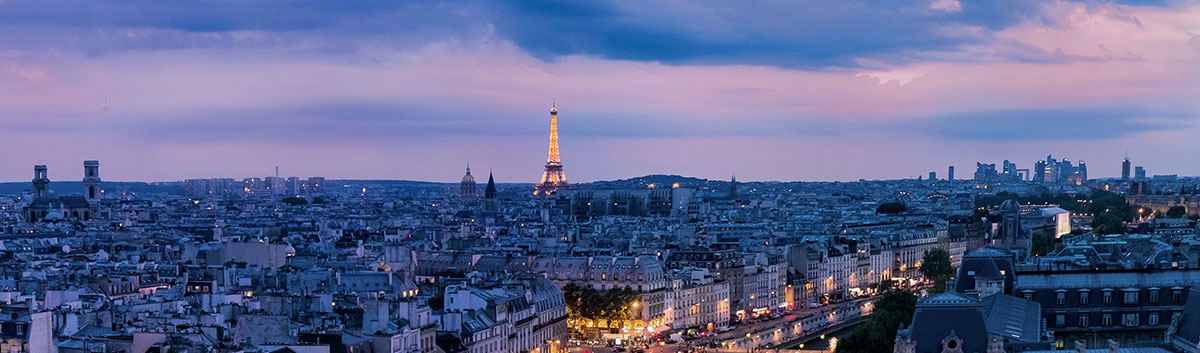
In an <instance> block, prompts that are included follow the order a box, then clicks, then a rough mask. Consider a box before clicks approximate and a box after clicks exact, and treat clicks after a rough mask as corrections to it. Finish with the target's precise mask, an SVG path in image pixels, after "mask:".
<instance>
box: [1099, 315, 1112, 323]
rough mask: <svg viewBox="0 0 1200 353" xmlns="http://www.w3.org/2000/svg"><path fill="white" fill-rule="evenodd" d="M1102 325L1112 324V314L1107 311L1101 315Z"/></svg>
mask: <svg viewBox="0 0 1200 353" xmlns="http://www.w3.org/2000/svg"><path fill="white" fill-rule="evenodd" d="M1100 326H1112V314H1108V313H1105V314H1104V315H1103V316H1101V317H1100Z"/></svg>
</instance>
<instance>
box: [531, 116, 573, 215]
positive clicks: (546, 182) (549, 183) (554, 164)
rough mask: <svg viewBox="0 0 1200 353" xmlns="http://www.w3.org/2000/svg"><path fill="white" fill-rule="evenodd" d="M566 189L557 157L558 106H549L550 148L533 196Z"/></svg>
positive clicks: (560, 164)
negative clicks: (540, 179)
mask: <svg viewBox="0 0 1200 353" xmlns="http://www.w3.org/2000/svg"><path fill="white" fill-rule="evenodd" d="M567 188H568V185H567V175H566V174H565V173H563V167H562V159H561V158H560V157H559V155H558V105H557V103H551V105H550V148H549V153H547V156H546V169H545V171H543V172H542V181H541V182H539V183H538V185H537V187H536V188H535V189H534V192H533V193H534V194H535V195H538V194H551V193H554V192H557V191H559V190H565V189H567Z"/></svg>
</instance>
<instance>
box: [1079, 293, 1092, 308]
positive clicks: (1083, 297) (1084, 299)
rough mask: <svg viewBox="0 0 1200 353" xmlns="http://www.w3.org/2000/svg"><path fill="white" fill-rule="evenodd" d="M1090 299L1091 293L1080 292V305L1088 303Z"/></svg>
mask: <svg viewBox="0 0 1200 353" xmlns="http://www.w3.org/2000/svg"><path fill="white" fill-rule="evenodd" d="M1089 299H1091V293H1088V292H1079V305H1087V304H1088V300H1089Z"/></svg>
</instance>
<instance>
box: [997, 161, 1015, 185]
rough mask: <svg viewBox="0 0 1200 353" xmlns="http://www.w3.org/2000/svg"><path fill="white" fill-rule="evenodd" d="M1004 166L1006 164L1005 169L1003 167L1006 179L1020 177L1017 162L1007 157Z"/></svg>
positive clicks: (1003, 177)
mask: <svg viewBox="0 0 1200 353" xmlns="http://www.w3.org/2000/svg"><path fill="white" fill-rule="evenodd" d="M1003 166H1004V169H1002V173H1003V175H1001V178H1002V179H1004V180H1017V179H1018V177H1017V164H1016V163H1011V162H1009V161H1008V160H1007V159H1005V160H1004V165H1003Z"/></svg>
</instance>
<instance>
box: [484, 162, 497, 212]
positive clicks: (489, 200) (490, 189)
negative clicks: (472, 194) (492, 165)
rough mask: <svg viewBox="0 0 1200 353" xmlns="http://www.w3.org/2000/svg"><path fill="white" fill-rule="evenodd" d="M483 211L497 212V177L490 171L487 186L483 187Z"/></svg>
mask: <svg viewBox="0 0 1200 353" xmlns="http://www.w3.org/2000/svg"><path fill="white" fill-rule="evenodd" d="M483 211H484V212H486V213H496V179H494V178H492V173H491V172H488V182H487V187H485V188H483Z"/></svg>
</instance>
